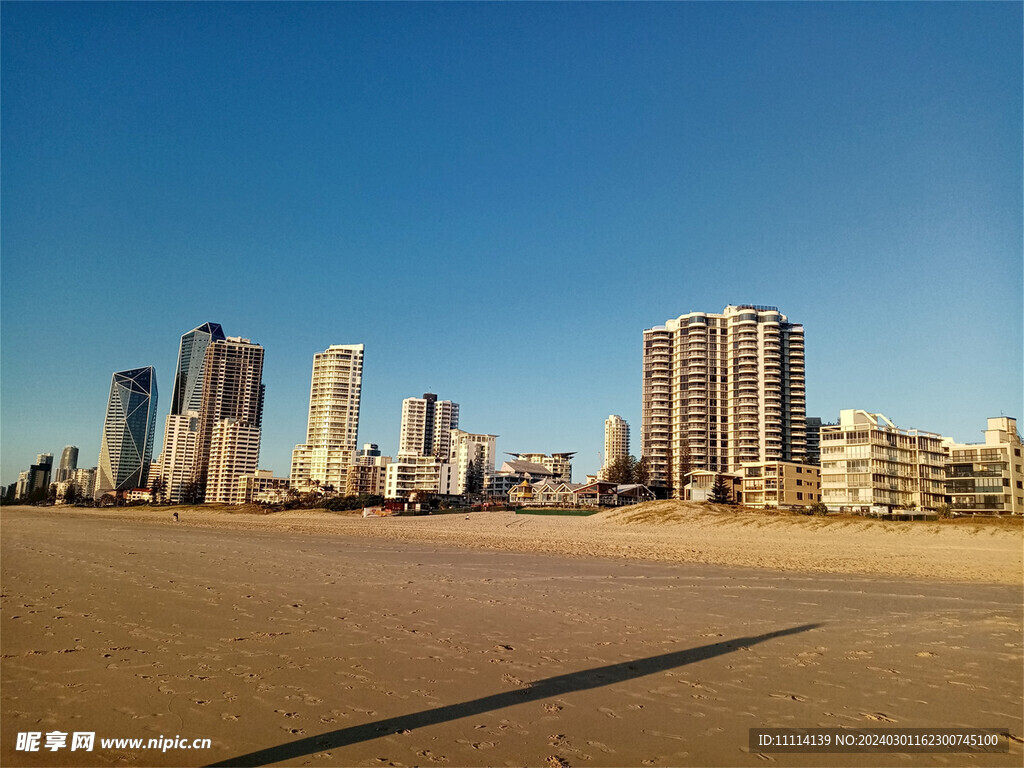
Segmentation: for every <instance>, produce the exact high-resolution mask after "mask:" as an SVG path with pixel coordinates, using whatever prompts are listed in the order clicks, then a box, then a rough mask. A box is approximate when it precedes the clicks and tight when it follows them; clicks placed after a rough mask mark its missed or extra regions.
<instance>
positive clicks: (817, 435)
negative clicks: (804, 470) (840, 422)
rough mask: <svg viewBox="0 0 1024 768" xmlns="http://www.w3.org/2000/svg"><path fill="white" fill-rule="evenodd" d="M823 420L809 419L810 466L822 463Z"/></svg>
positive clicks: (808, 446) (808, 445) (808, 454)
mask: <svg viewBox="0 0 1024 768" xmlns="http://www.w3.org/2000/svg"><path fill="white" fill-rule="evenodd" d="M822 426H823V425H822V423H821V419H819V418H818V417H817V416H808V417H807V463H808V464H820V463H821V428H822ZM824 426H829V427H834V426H835V424H826V425H824Z"/></svg>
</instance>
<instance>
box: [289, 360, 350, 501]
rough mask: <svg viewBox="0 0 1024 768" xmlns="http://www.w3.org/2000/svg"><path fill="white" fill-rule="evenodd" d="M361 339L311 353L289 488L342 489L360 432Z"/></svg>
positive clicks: (341, 490) (343, 489)
mask: <svg viewBox="0 0 1024 768" xmlns="http://www.w3.org/2000/svg"><path fill="white" fill-rule="evenodd" d="M362 389H363V345H362V344H332V345H331V346H329V347H328V348H327V349H326V350H324V351H323V352H318V353H317V354H315V355H313V379H312V383H311V384H310V387H309V419H308V421H307V424H306V442H305V443H304V444H302V445H296V446H295V449H294V450H293V451H292V469H291V483H292V487H293V488H297V489H299V490H303V489H308V488H309V487H310V486H311V485H317V484H318V485H319V486H320V487H324V486H330V487H332V488H334V490H335V491H337V492H338V493H344V492H345V487H346V480H347V476H348V469H349V466H350V465H351V463H352V459H353V457H354V456H355V452H356V439H357V437H358V434H359V403H360V399H361V397H362Z"/></svg>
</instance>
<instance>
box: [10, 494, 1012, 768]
mask: <svg viewBox="0 0 1024 768" xmlns="http://www.w3.org/2000/svg"><path fill="white" fill-rule="evenodd" d="M170 514H171V513H170V511H168V510H166V509H155V510H149V509H142V510H95V511H94V510H78V509H75V510H62V509H59V508H56V509H32V508H4V509H3V510H2V512H0V515H2V516H0V525H2V561H0V568H2V580H3V592H2V600H0V622H2V623H0V634H2V667H0V672H2V678H0V682H2V688H0V717H2V734H0V742H2V743H0V763H2V764H3V765H4V766H21V765H38V766H53V765H159V766H169V765H209V764H215V763H219V762H225V763H229V764H238V765H242V764H245V765H269V764H281V765H315V766H334V765H339V766H344V765H359V766H387V765H402V766H411V765H435V766H483V765H502V766H505V765H507V766H519V765H531V766H533V765H537V766H551V768H556V767H557V766H565V765H569V766H584V765H587V766H590V765H592V766H641V765H644V766H672V765H715V766H733V765H735V766H747V765H762V764H765V763H769V764H771V763H774V764H776V765H800V766H813V765H862V766H866V765H894V766H895V765H900V766H903V765H928V766H932V765H940V766H941V765H950V766H953V765H965V764H970V765H998V766H1002V765H1019V764H1020V763H1021V759H1022V752H1021V742H1020V738H1021V736H1022V732H1024V724H1022V709H1024V697H1022V670H1024V666H1022V665H1024V660H1022V643H1021V625H1022V621H1024V617H1022V597H1024V590H1022V579H1021V549H1022V547H1021V543H1022V540H1021V528H1020V526H1019V525H1017V524H1014V522H1007V523H994V524H981V523H979V524H974V523H969V522H966V521H957V522H956V523H950V524H933V525H924V526H923V525H922V524H921V523H887V522H881V521H863V520H831V519H828V520H826V519H818V518H795V517H789V516H778V515H776V516H772V515H737V514H736V513H735V512H730V511H722V510H714V509H697V508H693V507H681V506H679V505H671V504H670V505H663V506H658V505H651V506H648V507H645V508H644V509H638V510H625V511H613V512H603V513H600V514H598V515H595V516H594V517H589V518H561V517H560V518H552V517H540V516H525V515H514V514H512V513H509V512H494V513H473V514H471V515H469V516H468V518H467V516H466V515H448V516H436V517H425V518H396V519H375V520H363V519H360V518H355V517H352V516H349V515H332V514H325V513H322V512H309V511H303V512H291V513H282V514H275V515H266V516H256V515H241V514H232V513H229V512H224V511H220V512H218V511H209V510H199V511H192V510H182V511H181V520H180V522H178V523H174V522H172V521H171V520H170ZM883 725H891V726H900V727H988V728H991V727H996V728H1006V729H1008V730H1009V731H1010V732H1011V734H1013V735H1014V737H1015V740H1014V741H1012V743H1011V746H1010V752H1009V753H1008V754H986V755H963V754H901V753H881V754H879V753H875V754H869V755H865V754H830V755H822V754H816V755H815V754H811V755H799V754H778V753H774V754H765V753H759V752H757V751H756V750H755V751H751V749H750V748H749V747H748V729H750V728H752V727H780V726H790V727H840V726H845V727H868V726H883ZM51 731H61V732H69V733H70V732H95V734H96V739H97V743H96V747H95V748H94V749H93V750H92V751H91V752H87V751H84V750H77V751H74V752H72V751H70V750H69V749H63V750H60V751H55V752H51V751H48V750H45V749H43V750H42V751H39V752H25V751H18V750H16V748H15V746H16V736H17V734H18V733H19V732H41V733H44V734H45V733H47V732H51ZM157 737H167V738H169V739H175V737H180V738H181V739H187V740H189V741H191V740H193V739H203V738H208V739H210V747H209V748H208V749H193V750H189V749H182V748H180V747H177V746H176V747H173V748H170V749H168V750H167V751H159V750H157V749H149V750H147V749H144V748H135V749H133V748H129V747H122V748H117V747H114V746H111V747H107V748H102V747H101V745H100V743H99V740H100V739H101V738H144V739H148V738H157Z"/></svg>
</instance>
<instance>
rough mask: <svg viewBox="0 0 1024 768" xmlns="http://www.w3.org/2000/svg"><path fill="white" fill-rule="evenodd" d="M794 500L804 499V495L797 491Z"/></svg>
mask: <svg viewBox="0 0 1024 768" xmlns="http://www.w3.org/2000/svg"><path fill="white" fill-rule="evenodd" d="M796 500H797V501H803V500H804V495H803V494H802V493H797V495H796Z"/></svg>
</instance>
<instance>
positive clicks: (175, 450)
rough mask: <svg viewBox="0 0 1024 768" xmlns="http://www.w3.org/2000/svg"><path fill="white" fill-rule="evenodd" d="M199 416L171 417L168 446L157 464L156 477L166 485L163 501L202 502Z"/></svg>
mask: <svg viewBox="0 0 1024 768" xmlns="http://www.w3.org/2000/svg"><path fill="white" fill-rule="evenodd" d="M198 473H199V412H198V411H192V410H189V411H185V413H182V414H174V413H169V414H167V421H166V423H165V425H164V445H163V449H162V450H161V451H160V455H159V456H157V458H156V461H154V462H153V473H152V475H153V477H154V478H160V480H161V481H162V482H163V488H164V490H163V494H162V497H163V499H165V500H166V501H167V502H169V503H171V504H181V503H193V502H196V501H198V500H199V498H198V493H199V489H198V486H197V485H194V484H197V483H198V480H197V475H198Z"/></svg>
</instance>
